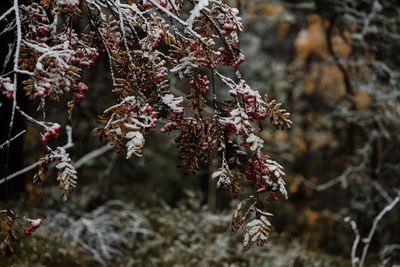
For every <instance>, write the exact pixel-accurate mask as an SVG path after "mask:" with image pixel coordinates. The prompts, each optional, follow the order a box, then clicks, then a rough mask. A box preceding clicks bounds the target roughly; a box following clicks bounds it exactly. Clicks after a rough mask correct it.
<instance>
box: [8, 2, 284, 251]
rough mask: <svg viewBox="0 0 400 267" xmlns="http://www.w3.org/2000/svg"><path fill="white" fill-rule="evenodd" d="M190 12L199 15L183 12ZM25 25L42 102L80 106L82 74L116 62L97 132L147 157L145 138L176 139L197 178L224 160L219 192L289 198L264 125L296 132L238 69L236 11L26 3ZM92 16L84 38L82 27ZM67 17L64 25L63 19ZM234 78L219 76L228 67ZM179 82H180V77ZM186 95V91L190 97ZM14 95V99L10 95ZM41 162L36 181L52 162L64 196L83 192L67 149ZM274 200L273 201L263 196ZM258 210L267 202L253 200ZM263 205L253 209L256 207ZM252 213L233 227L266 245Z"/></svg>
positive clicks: (31, 87)
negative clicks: (102, 59)
mask: <svg viewBox="0 0 400 267" xmlns="http://www.w3.org/2000/svg"><path fill="white" fill-rule="evenodd" d="M184 6H185V7H186V6H187V7H190V8H191V11H190V13H187V12H185V10H187V9H186V8H183V7H184ZM18 9H19V11H20V15H19V17H18V18H17V21H18V22H19V23H21V24H22V25H23V26H24V27H22V28H21V30H20V31H21V32H18V34H21V36H20V37H21V39H22V41H21V45H20V47H19V48H18V49H20V50H19V51H20V56H19V59H18V61H19V62H18V64H17V67H18V69H19V71H20V72H21V73H23V74H24V75H28V76H29V78H28V79H27V80H25V81H24V89H25V92H26V95H28V96H30V98H31V99H38V100H40V105H39V108H41V109H44V108H45V102H46V101H48V100H51V101H58V100H59V99H60V98H61V97H65V96H66V97H68V98H69V102H68V109H69V114H70V116H71V115H72V108H73V107H74V106H75V105H76V104H77V103H79V102H81V101H83V100H84V98H85V94H86V92H87V91H88V86H87V85H85V84H84V83H83V82H82V79H81V78H82V71H83V70H84V69H86V68H89V67H91V66H93V65H94V64H95V61H96V58H97V57H98V55H99V54H100V53H104V54H106V55H107V56H108V59H109V63H110V65H109V67H110V73H111V76H112V81H113V92H114V94H115V97H116V101H117V102H116V103H115V105H113V106H112V107H109V108H107V109H106V110H105V111H104V112H103V114H101V115H100V116H99V123H100V124H101V126H100V127H98V128H97V129H95V134H96V135H98V136H99V137H100V138H101V139H102V140H105V141H107V142H108V143H109V144H110V145H111V146H113V147H114V148H115V149H116V150H117V151H118V150H120V149H125V150H126V157H127V158H130V157H131V156H132V155H136V156H139V157H140V156H141V155H142V151H143V148H144V144H145V139H146V134H147V133H148V132H149V131H153V130H155V129H159V130H160V131H161V132H165V133H175V134H176V144H177V148H178V149H179V153H180V155H179V162H180V163H179V165H180V166H181V167H182V168H183V171H184V172H185V173H194V172H196V171H197V170H198V169H200V168H201V167H205V166H208V164H209V163H210V162H211V160H212V159H214V158H216V157H217V158H219V160H220V164H221V166H220V167H219V168H218V170H217V171H216V172H215V173H214V174H213V175H212V176H213V177H214V178H215V179H217V184H218V186H219V187H225V188H227V189H228V190H230V191H231V192H232V193H233V194H235V193H236V192H238V191H240V190H241V188H242V186H243V184H245V183H246V181H247V182H249V183H250V184H252V185H254V188H255V190H256V191H257V195H258V194H259V193H264V192H267V193H270V194H271V199H272V198H273V199H276V198H277V196H276V193H275V191H280V192H281V194H282V195H283V197H284V198H286V197H287V193H286V190H285V183H284V180H283V175H284V173H283V171H282V166H280V165H279V164H278V163H276V162H275V161H273V160H271V159H270V158H269V156H268V155H267V154H265V153H264V152H262V147H263V140H262V139H261V138H260V137H259V132H260V131H261V130H262V129H261V128H260V125H261V122H262V121H264V120H265V119H270V120H271V122H272V124H273V125H274V126H276V127H277V128H279V129H284V128H289V127H290V125H291V121H290V120H289V118H288V117H289V113H288V112H286V111H285V110H284V109H281V107H280V104H279V103H277V102H276V101H275V100H269V99H268V98H267V97H264V98H263V97H261V96H260V94H259V93H258V92H257V91H255V90H253V89H252V88H251V87H250V86H249V85H248V84H247V83H246V81H244V80H243V79H242V78H241V74H240V72H239V71H238V66H239V65H240V64H241V63H242V62H243V61H244V56H243V54H242V53H241V50H240V48H239V40H238V32H239V31H241V30H242V28H243V26H242V22H241V18H240V16H239V12H238V10H237V9H235V8H232V7H230V6H228V5H226V4H224V3H223V2H222V1H220V0H199V1H186V2H184V1H181V0H168V1H165V0H146V1H132V0H130V1H129V0H128V1H126V2H122V1H119V0H117V1H111V0H81V1H79V0H74V1H71V0H68V1H64V0H57V1H46V0H43V1H41V3H40V4H38V3H31V4H30V5H22V6H19V7H18ZM84 15H85V16H87V19H88V21H89V25H88V27H87V28H86V29H85V31H83V32H78V31H76V30H75V29H74V28H73V21H76V20H78V19H79V18H81V17H83V16H84ZM61 20H63V21H66V22H69V23H64V24H62V25H61V23H60V21H61ZM221 66H227V67H228V68H229V69H230V70H231V71H230V72H231V73H232V74H233V78H230V77H227V76H226V75H223V74H221V73H220V72H218V71H217V69H218V70H219V71H222V70H226V69H228V68H226V67H225V68H222V69H221ZM172 78H174V79H172ZM214 78H218V79H219V80H220V81H221V82H222V84H224V85H226V86H227V88H228V90H229V94H230V99H228V100H219V99H217V97H216V91H217V90H225V89H224V88H223V87H221V88H216V86H215V82H214ZM176 79H178V80H181V83H182V84H186V87H187V89H185V86H183V88H182V90H183V91H184V92H187V93H186V95H187V97H186V100H187V102H186V101H185V99H184V98H183V97H178V96H175V93H176V91H175V90H176V89H174V86H173V85H171V83H172V80H176ZM10 84H11V80H9V79H8V78H6V77H5V78H2V80H1V90H2V92H3V94H6V95H7V96H8V95H9V94H10V93H9V92H10V91H12V90H15V89H14V88H13V87H12V86H11V85H10ZM186 90H187V91H186ZM10 95H11V94H10ZM59 129H60V127H59V125H58V124H54V125H53V126H52V127H48V129H47V128H46V133H44V134H43V137H42V139H43V142H44V143H45V144H47V143H48V141H49V138H51V137H54V138H56V137H58V135H59ZM48 149H49V154H48V155H47V156H45V157H44V158H43V159H42V163H43V164H41V166H40V168H39V172H38V174H37V175H36V176H35V178H34V180H35V183H40V182H43V181H44V179H45V166H46V165H47V164H48V163H50V162H53V161H57V162H59V163H58V165H57V166H56V168H57V169H58V172H59V173H58V180H59V182H60V187H61V189H62V190H63V192H64V197H66V196H67V194H68V193H69V192H70V191H71V190H73V189H74V188H75V186H76V179H77V177H76V171H75V169H74V168H73V166H72V164H71V159H70V158H69V156H68V154H67V153H66V151H65V150H64V149H63V148H57V149H55V150H52V149H51V148H50V147H48ZM264 199H267V198H264ZM253 200H254V201H255V203H256V204H257V205H259V204H258V202H260V201H262V198H258V197H257V198H255V199H253ZM256 204H254V205H256ZM255 211H256V212H253V213H254V214H253V213H251V212H247V215H252V216H253V217H250V216H247V215H246V216H244V217H242V218H241V219H240V220H239V221H240V223H238V222H237V220H238V219H237V218H236V217H234V222H233V225H234V229H238V228H239V227H240V226H241V225H244V223H245V221H246V220H249V219H252V221H251V222H249V223H247V224H245V225H244V229H245V233H246V234H245V246H246V247H248V246H249V245H250V243H251V242H256V243H257V244H258V245H262V244H263V243H264V242H265V240H266V239H267V237H268V232H269V230H270V224H269V222H268V220H267V219H266V217H265V215H264V213H263V211H261V209H258V208H257V209H256V210H255Z"/></svg>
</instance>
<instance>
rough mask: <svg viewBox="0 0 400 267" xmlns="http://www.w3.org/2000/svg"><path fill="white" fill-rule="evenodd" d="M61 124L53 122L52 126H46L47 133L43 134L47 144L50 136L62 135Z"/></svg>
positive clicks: (44, 141)
mask: <svg viewBox="0 0 400 267" xmlns="http://www.w3.org/2000/svg"><path fill="white" fill-rule="evenodd" d="M60 131H61V126H60V124H58V123H53V125H52V126H50V127H46V133H45V134H43V135H42V142H43V144H45V145H47V144H48V143H49V139H50V138H58V137H59V136H60Z"/></svg>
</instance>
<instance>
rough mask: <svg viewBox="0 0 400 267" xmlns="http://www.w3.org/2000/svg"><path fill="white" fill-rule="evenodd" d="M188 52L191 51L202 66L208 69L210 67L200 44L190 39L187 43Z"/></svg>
mask: <svg viewBox="0 0 400 267" xmlns="http://www.w3.org/2000/svg"><path fill="white" fill-rule="evenodd" d="M188 50H189V52H192V53H193V54H194V55H195V56H196V60H197V62H198V63H199V64H201V66H202V67H204V68H207V69H209V68H210V67H211V62H210V60H209V59H208V57H207V55H206V54H205V52H204V49H203V47H202V45H201V44H200V43H199V42H196V41H190V43H189V44H188Z"/></svg>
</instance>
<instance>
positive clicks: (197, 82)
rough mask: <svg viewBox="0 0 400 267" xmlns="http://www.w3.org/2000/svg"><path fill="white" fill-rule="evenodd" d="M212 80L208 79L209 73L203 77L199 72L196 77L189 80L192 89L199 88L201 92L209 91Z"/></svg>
mask: <svg viewBox="0 0 400 267" xmlns="http://www.w3.org/2000/svg"><path fill="white" fill-rule="evenodd" d="M209 84H210V81H209V80H208V77H207V75H204V76H203V77H201V75H200V74H198V75H197V76H196V77H195V78H193V79H191V80H189V86H190V88H192V89H195V90H197V91H198V92H200V93H201V94H207V93H208V91H209V90H210V86H209Z"/></svg>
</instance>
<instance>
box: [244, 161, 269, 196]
mask: <svg viewBox="0 0 400 267" xmlns="http://www.w3.org/2000/svg"><path fill="white" fill-rule="evenodd" d="M267 159H268V156H267V155H265V154H262V155H260V157H259V158H257V159H254V160H252V159H249V160H248V161H247V164H246V172H245V176H246V179H247V180H249V181H250V182H251V183H253V184H255V185H256V187H257V189H267V188H268V187H269V181H267V179H269V177H270V176H271V175H272V172H271V171H270V170H269V169H268V164H266V162H265V160H267Z"/></svg>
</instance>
